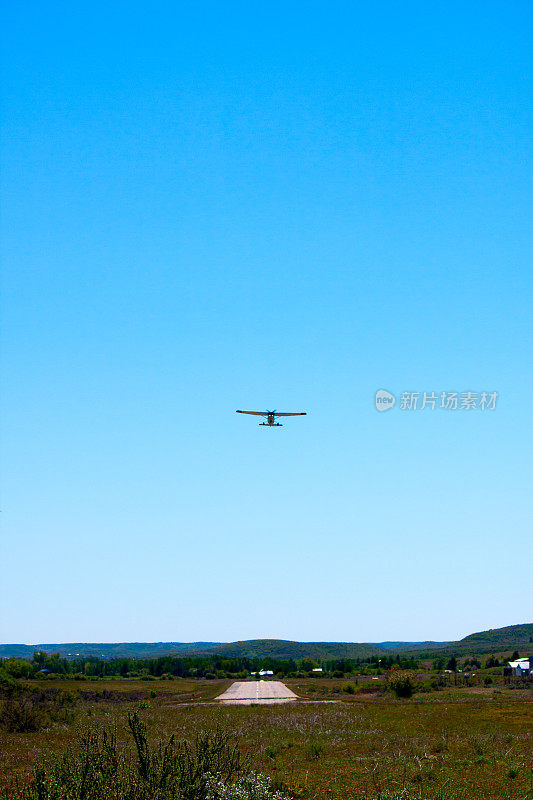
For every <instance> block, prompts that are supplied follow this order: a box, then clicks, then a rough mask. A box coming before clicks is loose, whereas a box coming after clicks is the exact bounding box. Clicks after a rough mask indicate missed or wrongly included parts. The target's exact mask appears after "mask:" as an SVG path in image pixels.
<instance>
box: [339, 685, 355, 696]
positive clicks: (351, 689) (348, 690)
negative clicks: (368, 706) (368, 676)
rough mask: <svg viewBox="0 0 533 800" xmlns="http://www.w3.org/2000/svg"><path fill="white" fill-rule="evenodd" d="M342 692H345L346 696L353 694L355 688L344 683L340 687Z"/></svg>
mask: <svg viewBox="0 0 533 800" xmlns="http://www.w3.org/2000/svg"><path fill="white" fill-rule="evenodd" d="M342 691H343V692H346V694H355V686H354V685H353V683H345V684H344V686H343V687H342Z"/></svg>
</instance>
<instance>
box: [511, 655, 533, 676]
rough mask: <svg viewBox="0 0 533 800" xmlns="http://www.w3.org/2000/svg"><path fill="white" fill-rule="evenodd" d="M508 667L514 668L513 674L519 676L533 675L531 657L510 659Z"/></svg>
mask: <svg viewBox="0 0 533 800" xmlns="http://www.w3.org/2000/svg"><path fill="white" fill-rule="evenodd" d="M507 668H508V669H510V670H512V674H513V675H515V676H516V677H517V678H522V677H524V676H526V675H533V665H532V663H531V659H529V658H518V659H517V660H516V661H509V663H508V664H507Z"/></svg>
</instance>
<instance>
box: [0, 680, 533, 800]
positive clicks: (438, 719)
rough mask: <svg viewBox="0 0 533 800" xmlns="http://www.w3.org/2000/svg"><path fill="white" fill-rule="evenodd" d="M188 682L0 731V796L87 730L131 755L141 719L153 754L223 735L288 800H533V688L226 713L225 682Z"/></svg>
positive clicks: (85, 701) (106, 689)
mask: <svg viewBox="0 0 533 800" xmlns="http://www.w3.org/2000/svg"><path fill="white" fill-rule="evenodd" d="M185 683H186V682H179V681H176V682H166V683H161V684H157V686H156V689H157V691H155V692H154V690H153V688H152V686H151V687H150V691H149V692H147V691H146V686H144V687H143V688H144V695H143V696H142V697H141V696H140V689H139V688H138V687H137V686H133V685H131V684H130V685H129V687H128V692H129V696H128V692H126V691H124V684H122V689H123V691H122V692H120V691H119V688H120V687H119V686H118V685H117V684H120V682H117V683H116V684H114V685H113V686H111V685H110V686H104V685H101V684H100V685H99V686H98V689H99V692H100V695H99V697H98V699H95V697H94V696H90V695H89V696H85V697H82V695H81V694H80V695H78V696H77V697H76V698H75V699H74V700H73V701H72V702H71V703H70V705H69V707H68V708H65V709H64V710H62V711H61V712H60V713H58V714H56V715H55V716H53V717H52V718H51V721H50V722H49V723H48V724H47V726H46V727H44V728H43V729H41V730H38V731H35V732H25V733H14V732H11V733H10V732H8V731H6V730H2V731H0V775H1V776H2V777H1V779H0V796H1V797H2V798H3V797H9V796H10V795H11V796H12V797H15V796H17V792H16V785H17V783H18V784H19V786H22V785H23V784H25V783H27V781H28V779H29V777H30V776H31V774H32V770H33V767H34V764H35V763H36V762H38V761H39V759H40V758H42V757H45V758H49V757H51V756H53V757H57V756H58V755H60V754H62V753H65V752H69V753H71V754H76V753H77V752H78V748H79V747H80V744H79V741H78V738H77V731H79V730H80V729H86V728H87V726H89V727H90V728H92V729H94V728H96V729H101V728H102V727H103V726H107V728H108V729H109V730H113V729H116V735H117V746H118V748H119V751H121V750H122V748H123V747H125V748H126V751H124V752H127V749H128V748H131V736H130V735H129V731H128V715H129V714H131V712H132V711H135V710H137V712H138V715H139V717H140V719H141V720H142V722H143V723H144V724H145V725H146V727H147V730H148V736H149V741H150V742H151V743H152V744H154V743H155V742H157V741H163V742H167V741H168V740H169V739H170V737H171V736H172V735H175V736H176V738H177V739H178V740H180V741H185V740H187V741H189V742H193V741H194V739H195V738H196V737H197V735H198V733H200V732H207V731H211V732H213V731H215V730H216V729H217V727H218V728H219V729H220V730H222V731H223V732H224V733H226V734H229V735H230V736H231V737H232V741H233V739H236V740H237V741H238V743H239V748H240V751H241V752H242V755H243V756H244V758H245V759H247V760H248V761H249V762H250V765H251V767H252V768H253V770H254V772H256V773H262V774H265V775H268V776H270V777H272V778H273V779H274V785H275V786H280V787H282V788H283V791H284V792H285V793H286V796H289V797H302V798H308V800H314V799H315V798H317V800H318V798H321V799H326V798H331V799H332V800H360V798H378V797H383V798H384V797H388V796H398V797H404V798H428V800H429V799H430V798H441V800H478V799H479V798H487V800H507V798H509V799H510V800H514V799H515V798H516V800H526V799H528V800H533V771H532V766H533V713H532V712H533V704H532V697H531V691H530V690H524V691H516V690H510V689H509V690H506V689H499V690H497V691H494V690H492V689H486V690H479V689H461V690H460V691H453V690H452V689H450V690H447V691H445V692H437V693H434V694H427V695H418V696H417V695H415V696H414V697H413V698H412V699H410V700H395V699H393V698H392V697H391V696H390V695H376V696H365V695H363V694H359V695H355V696H345V697H344V698H343V699H342V700H340V701H337V702H327V701H326V702H325V701H322V702H320V701H319V702H309V701H305V702H304V701H302V702H295V703H289V704H286V705H270V706H268V705H267V706H222V707H221V706H219V705H216V704H211V703H210V702H209V700H210V698H212V697H213V696H214V695H216V694H218V693H219V692H220V691H222V690H223V689H224V688H225V686H227V684H228V682H227V681H220V682H218V681H217V682H209V683H206V684H205V685H202V684H198V683H196V684H195V683H194V682H192V683H191V684H190V685H189V684H188V683H187V685H185ZM110 684H111V682H110ZM69 688H71V687H69ZM92 688H94V687H92ZM81 691H82V692H83V691H84V690H83V689H82V690H81ZM87 691H88V690H87ZM106 693H107V694H106ZM150 694H152V695H153V694H155V696H150ZM191 695H192V696H193V697H192V698H191ZM191 699H192V702H191ZM198 700H200V701H202V700H203V702H197V701H198ZM206 701H207V702H206ZM133 751H134V750H132V753H133ZM402 793H403V794H402Z"/></svg>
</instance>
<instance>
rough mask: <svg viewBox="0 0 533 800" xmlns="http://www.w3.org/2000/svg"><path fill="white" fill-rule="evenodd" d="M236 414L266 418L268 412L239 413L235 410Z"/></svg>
mask: <svg viewBox="0 0 533 800" xmlns="http://www.w3.org/2000/svg"><path fill="white" fill-rule="evenodd" d="M236 413H237V414H253V415H254V417H268V411H239V409H237V412H236Z"/></svg>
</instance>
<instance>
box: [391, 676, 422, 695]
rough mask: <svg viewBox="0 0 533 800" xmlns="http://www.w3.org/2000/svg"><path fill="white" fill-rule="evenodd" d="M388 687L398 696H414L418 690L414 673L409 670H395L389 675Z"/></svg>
mask: <svg viewBox="0 0 533 800" xmlns="http://www.w3.org/2000/svg"><path fill="white" fill-rule="evenodd" d="M388 687H389V689H390V690H391V691H392V692H394V694H395V695H396V697H412V696H413V692H414V691H415V690H416V683H415V679H414V675H413V673H412V672H409V671H408V670H394V671H393V672H391V674H390V675H389V679H388Z"/></svg>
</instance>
